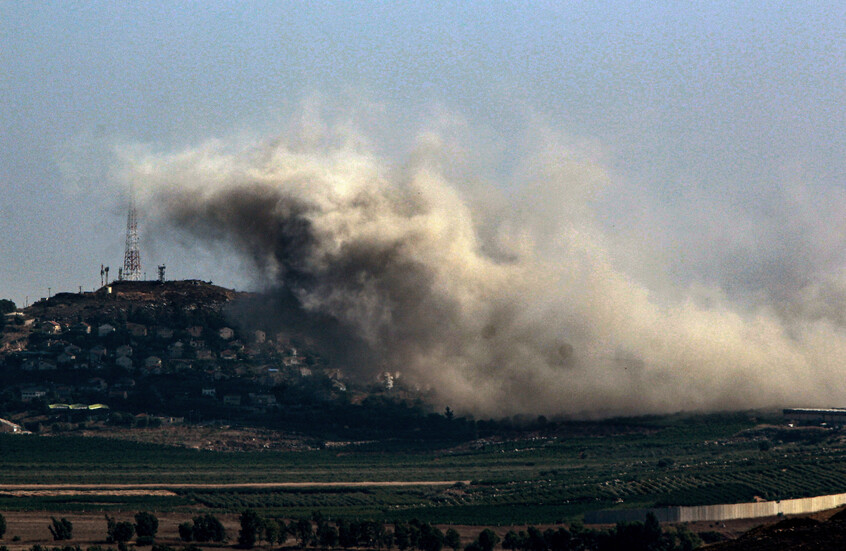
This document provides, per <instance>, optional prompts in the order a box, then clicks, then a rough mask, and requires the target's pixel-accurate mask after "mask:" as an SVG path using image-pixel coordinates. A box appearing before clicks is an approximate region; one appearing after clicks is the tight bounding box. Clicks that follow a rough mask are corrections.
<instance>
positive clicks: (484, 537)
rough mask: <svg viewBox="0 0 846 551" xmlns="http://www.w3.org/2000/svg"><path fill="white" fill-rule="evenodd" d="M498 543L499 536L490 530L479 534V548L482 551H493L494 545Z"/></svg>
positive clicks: (487, 529)
mask: <svg viewBox="0 0 846 551" xmlns="http://www.w3.org/2000/svg"><path fill="white" fill-rule="evenodd" d="M498 543H499V536H497V535H496V532H494V531H493V530H491V529H490V528H485V529H484V530H482V531H481V532H480V533H479V546H480V547H481V548H482V551H493V548H494V547H496V544H498Z"/></svg>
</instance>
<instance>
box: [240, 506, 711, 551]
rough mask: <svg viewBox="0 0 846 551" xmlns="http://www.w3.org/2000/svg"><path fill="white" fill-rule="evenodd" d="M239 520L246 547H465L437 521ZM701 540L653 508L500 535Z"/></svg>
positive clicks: (532, 547) (582, 548)
mask: <svg viewBox="0 0 846 551" xmlns="http://www.w3.org/2000/svg"><path fill="white" fill-rule="evenodd" d="M240 520H241V530H240V532H239V534H238V543H239V545H240V546H241V547H243V548H252V547H253V546H254V545H255V544H256V543H257V542H259V541H266V542H268V543H270V544H271V545H272V544H274V543H278V544H283V543H285V542H286V541H287V538H288V536H289V535H290V536H292V537H294V538H295V539H296V540H297V543H298V545H299V546H300V547H301V548H306V547H309V546H313V547H318V546H319V547H321V548H323V549H332V548H335V547H340V548H344V549H349V548H354V547H360V548H367V549H387V550H391V549H393V548H394V547H396V548H397V549H399V550H400V551H405V550H407V549H418V550H420V551H441V550H442V549H444V548H451V549H453V551H458V550H459V549H461V548H462V542H461V538H460V536H459V534H458V532H456V531H455V529H453V528H449V529H447V531H446V532H442V531H441V530H440V529H439V528H438V527H436V526H433V525H431V524H429V523H427V522H420V521H419V520H416V519H413V520H411V521H409V522H400V521H396V522H394V523H393V530H392V531H391V530H388V528H387V527H386V525H385V524H383V523H381V522H377V521H369V520H364V521H360V520H353V521H348V520H338V521H337V522H336V523H335V524H334V526H333V525H332V524H330V523H329V522H328V521H327V519H325V518H324V517H323V515H322V514H321V513H319V512H315V513H312V516H311V518H308V517H302V518H299V519H295V520H292V521H290V522H289V523H287V524H286V523H285V522H284V521H281V520H278V519H270V518H262V517H261V516H259V515H258V514H257V513H256V512H255V511H252V510H246V511H244V512H243V513H242V514H241V517H240ZM499 543H500V538H499V536H498V535H497V534H496V533H495V532H494V531H493V530H491V529H489V528H486V529H484V530H482V531H481V532H480V533H479V535H478V536H477V537H476V538H475V539H474V540H473V541H471V542H469V543H467V544H466V545H464V547H463V549H464V551H493V550H494V548H496V546H497V545H498V544H499ZM701 544H702V540H700V539H699V537H698V536H697V535H696V534H694V533H693V532H690V531H689V530H688V529H687V528H685V527H678V528H675V529H670V530H668V531H664V530H663V529H662V528H661V525H660V523H659V522H658V519H657V518H656V517H655V515H652V514H651V513H650V514H649V515H647V517H646V522H629V523H620V524H618V525H617V526H615V527H614V528H612V529H610V530H589V529H586V528H584V527H583V526H581V525H572V526H571V527H570V529H569V530H568V529H567V528H564V527H558V528H556V529H554V528H549V529H547V530H545V531H541V530H540V529H539V528H537V527H535V526H529V527H528V528H527V529H526V530H521V531H519V532H518V531H514V530H511V531H509V532H508V533H507V534H505V537H504V538H503V539H502V547H503V548H504V549H507V550H509V551H617V550H620V549H626V550H628V551H692V550H693V549H696V548H697V547H699V546H700V545H701Z"/></svg>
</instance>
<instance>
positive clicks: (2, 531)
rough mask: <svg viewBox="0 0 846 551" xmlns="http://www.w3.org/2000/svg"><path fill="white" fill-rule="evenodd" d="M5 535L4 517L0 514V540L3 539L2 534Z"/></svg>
mask: <svg viewBox="0 0 846 551" xmlns="http://www.w3.org/2000/svg"><path fill="white" fill-rule="evenodd" d="M5 533H6V517H4V516H3V515H2V514H0V539H2V538H3V534H5Z"/></svg>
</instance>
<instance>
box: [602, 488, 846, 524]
mask: <svg viewBox="0 0 846 551" xmlns="http://www.w3.org/2000/svg"><path fill="white" fill-rule="evenodd" d="M841 505H846V494H831V495H826V496H817V497H805V498H799V499H784V500H781V501H761V502H756V503H729V504H724V505H703V506H699V507H661V508H656V509H617V510H606V511H591V512H589V513H585V523H586V524H616V523H618V522H634V521H641V522H642V521H643V520H644V519H646V515H647V514H648V513H653V514H654V515H655V516H656V517H657V518H658V520H659V521H661V522H697V521H720V520H735V519H743V518H759V517H772V516H776V515H780V514H781V515H806V514H810V513H816V512H819V511H825V510H826V509H834V508H835V507H840V506H841Z"/></svg>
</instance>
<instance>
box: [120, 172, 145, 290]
mask: <svg viewBox="0 0 846 551" xmlns="http://www.w3.org/2000/svg"><path fill="white" fill-rule="evenodd" d="M122 275H123V279H125V280H128V281H138V280H140V279H141V252H140V251H139V250H138V211H137V210H136V208H135V194H134V193H133V190H132V188H130V190H129V215H128V216H127V217H126V252H124V254H123V274H122Z"/></svg>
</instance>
